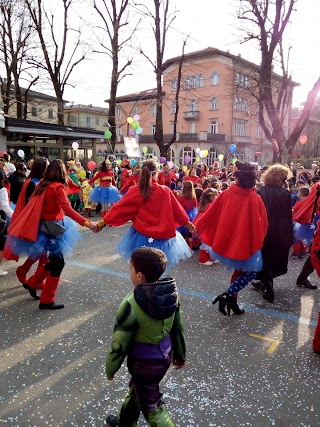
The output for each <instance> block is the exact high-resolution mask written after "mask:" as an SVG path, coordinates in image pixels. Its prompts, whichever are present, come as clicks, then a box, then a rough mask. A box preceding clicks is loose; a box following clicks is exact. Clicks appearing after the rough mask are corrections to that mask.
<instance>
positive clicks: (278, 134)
mask: <svg viewBox="0 0 320 427" xmlns="http://www.w3.org/2000/svg"><path fill="white" fill-rule="evenodd" d="M296 2H297V0H289V1H288V0H287V1H286V0H240V8H239V12H238V18H239V19H241V20H243V21H246V22H247V23H249V24H250V29H249V27H248V28H246V29H245V33H246V35H245V37H244V41H245V42H246V41H251V40H256V41H258V43H259V47H260V52H261V64H260V68H259V76H258V84H259V89H258V105H259V110H258V116H259V123H260V125H261V127H262V129H263V131H264V133H265V135H266V137H267V138H268V139H269V140H270V141H271V140H273V139H275V140H277V142H278V145H279V148H280V152H279V153H278V154H277V153H276V152H274V160H278V161H281V159H282V158H283V157H287V155H288V156H289V157H290V156H291V153H292V150H293V149H294V146H295V144H296V142H297V139H298V138H299V136H300V134H301V132H302V129H303V128H304V126H305V124H306V122H307V120H308V117H309V114H310V112H311V109H312V106H313V103H314V101H315V99H316V97H317V94H318V92H319V90H320V77H319V79H318V80H317V81H316V83H315V84H314V86H313V88H312V89H311V91H310V92H309V94H308V97H307V100H306V102H305V105H304V108H303V111H302V113H301V116H300V118H299V120H298V121H297V123H296V126H295V128H294V129H293V131H292V132H291V133H290V132H289V135H288V134H286V132H285V129H284V126H283V119H284V115H285V114H286V112H285V111H286V108H287V106H288V105H290V104H291V99H290V98H291V96H292V82H291V77H289V76H288V73H287V71H286V67H285V62H284V53H283V48H282V44H281V42H282V39H283V36H284V32H285V30H286V27H287V25H288V23H289V20H290V17H291V14H292V12H293V10H294V5H295V3H296ZM277 53H279V54H280V56H279V57H280V63H281V68H282V72H283V76H282V80H281V85H280V87H279V86H278V87H277V88H276V90H275V87H274V85H275V82H276V80H275V79H274V78H273V65H274V61H275V58H276V56H277ZM275 93H276V94H277V96H276V98H275ZM268 122H269V123H270V127H268V125H267V123H268Z"/></svg>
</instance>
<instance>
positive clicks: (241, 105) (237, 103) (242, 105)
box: [234, 97, 248, 111]
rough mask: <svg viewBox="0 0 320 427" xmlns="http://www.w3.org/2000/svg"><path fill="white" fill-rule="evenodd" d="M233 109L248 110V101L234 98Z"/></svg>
mask: <svg viewBox="0 0 320 427" xmlns="http://www.w3.org/2000/svg"><path fill="white" fill-rule="evenodd" d="M234 109H235V110H237V111H248V103H247V101H246V100H245V99H243V98H238V97H236V98H234Z"/></svg>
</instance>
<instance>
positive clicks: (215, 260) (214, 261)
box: [210, 259, 220, 264]
mask: <svg viewBox="0 0 320 427" xmlns="http://www.w3.org/2000/svg"><path fill="white" fill-rule="evenodd" d="M210 261H211V262H212V264H219V262H220V261H219V260H218V259H211V260H210Z"/></svg>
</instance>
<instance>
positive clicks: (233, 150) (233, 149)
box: [229, 144, 237, 154]
mask: <svg viewBox="0 0 320 427" xmlns="http://www.w3.org/2000/svg"><path fill="white" fill-rule="evenodd" d="M229 150H230V152H231V154H234V153H235V152H236V150H237V146H236V144H230V147H229Z"/></svg>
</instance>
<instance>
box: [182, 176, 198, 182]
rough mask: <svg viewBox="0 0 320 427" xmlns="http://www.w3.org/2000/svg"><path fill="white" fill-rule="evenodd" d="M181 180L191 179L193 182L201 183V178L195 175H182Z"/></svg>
mask: <svg viewBox="0 0 320 427" xmlns="http://www.w3.org/2000/svg"><path fill="white" fill-rule="evenodd" d="M183 181H191V182H193V183H194V184H200V183H201V179H200V178H199V177H198V176H197V175H186V176H184V177H183Z"/></svg>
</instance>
